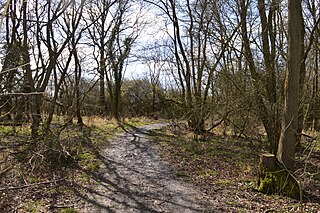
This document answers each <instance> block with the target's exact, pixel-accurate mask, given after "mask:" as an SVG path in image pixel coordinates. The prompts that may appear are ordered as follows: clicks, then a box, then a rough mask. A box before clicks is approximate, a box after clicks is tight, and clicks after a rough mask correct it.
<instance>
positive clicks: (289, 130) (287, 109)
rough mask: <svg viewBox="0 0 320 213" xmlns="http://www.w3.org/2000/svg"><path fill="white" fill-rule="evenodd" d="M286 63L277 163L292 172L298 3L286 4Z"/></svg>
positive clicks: (300, 28)
mask: <svg viewBox="0 0 320 213" xmlns="http://www.w3.org/2000/svg"><path fill="white" fill-rule="evenodd" d="M288 17H289V20H288V24H289V26H288V36H289V38H288V62H287V70H286V79H285V85H284V86H285V103H284V120H283V123H282V131H281V136H280V141H279V147H278V152H277V159H278V161H279V162H281V163H282V164H283V166H285V167H286V168H288V169H290V170H293V169H294V164H295V151H296V149H295V148H296V141H297V140H296V139H297V127H298V111H299V100H300V93H299V90H300V88H299V87H300V85H299V82H300V72H301V63H302V60H303V46H304V25H303V16H302V8H301V0H289V2H288Z"/></svg>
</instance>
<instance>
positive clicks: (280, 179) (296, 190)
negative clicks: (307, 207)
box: [257, 154, 300, 199]
mask: <svg viewBox="0 0 320 213" xmlns="http://www.w3.org/2000/svg"><path fill="white" fill-rule="evenodd" d="M272 157H274V155H270V154H268V155H262V156H261V157H260V163H259V179H258V188H257V190H258V191H259V192H262V193H265V194H269V195H270V194H279V195H284V196H289V197H292V198H295V199H299V198H300V186H299V183H298V181H297V180H296V179H295V178H294V177H293V175H292V174H291V173H290V172H289V171H288V170H286V169H284V168H282V167H281V166H280V165H279V164H277V163H275V164H274V165H272V166H270V164H269V165H266V164H265V162H270V161H269V160H267V161H266V160H265V159H266V158H272ZM274 158H275V157H274Z"/></svg>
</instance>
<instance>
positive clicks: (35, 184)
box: [0, 177, 66, 192]
mask: <svg viewBox="0 0 320 213" xmlns="http://www.w3.org/2000/svg"><path fill="white" fill-rule="evenodd" d="M65 179H66V177H64V178H61V179H57V180H51V181H44V182H39V183H32V184H26V185H22V186H12V187H6V188H1V189H0V192H2V191H7V190H15V189H24V188H28V187H32V186H38V185H46V184H50V183H56V182H60V181H63V180H65Z"/></svg>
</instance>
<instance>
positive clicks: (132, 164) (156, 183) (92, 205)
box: [83, 124, 210, 213]
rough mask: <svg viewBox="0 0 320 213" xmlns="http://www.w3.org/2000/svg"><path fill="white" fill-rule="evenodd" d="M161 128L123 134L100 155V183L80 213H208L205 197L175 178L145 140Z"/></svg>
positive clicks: (189, 185)
mask: <svg viewBox="0 0 320 213" xmlns="http://www.w3.org/2000/svg"><path fill="white" fill-rule="evenodd" d="M164 125H166V124H152V125H148V126H144V127H143V128H138V129H134V130H130V131H127V132H126V133H125V134H123V135H121V136H119V138H118V139H116V140H114V141H113V142H111V145H110V146H109V147H108V148H107V149H106V150H103V151H102V156H103V158H104V165H103V168H101V175H100V183H99V184H97V186H95V187H94V188H93V190H92V191H91V193H90V194H89V195H88V201H89V204H88V205H87V206H86V207H85V209H83V211H84V212H116V213H118V212H119V213H124V212H170V213H175V212H176V213H180V212H181V213H188V212H210V211H209V210H208V206H209V205H208V202H207V201H206V199H205V196H204V195H203V194H202V193H201V192H200V191H198V190H197V189H196V187H195V186H193V185H191V184H190V183H186V182H184V181H182V180H179V179H178V178H176V176H175V175H174V172H173V171H172V169H171V167H170V165H169V163H167V162H165V161H164V160H162V159H161V158H160V156H159V155H158V150H157V148H156V146H154V144H153V143H152V142H151V140H150V138H148V137H149V133H150V132H149V131H150V130H152V129H158V128H161V127H163V126H164Z"/></svg>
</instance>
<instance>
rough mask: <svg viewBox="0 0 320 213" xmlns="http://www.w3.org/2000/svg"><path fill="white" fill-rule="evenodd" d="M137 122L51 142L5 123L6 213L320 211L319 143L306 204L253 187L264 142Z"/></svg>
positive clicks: (75, 131) (90, 128)
mask: <svg viewBox="0 0 320 213" xmlns="http://www.w3.org/2000/svg"><path fill="white" fill-rule="evenodd" d="M131 124H132V125H134V126H137V123H131ZM131 124H130V125H128V124H125V125H120V126H118V125H114V124H113V125H109V124H102V125H87V126H85V127H79V126H71V127H68V128H67V129H65V130H64V132H63V133H61V134H59V135H58V136H57V135H55V134H52V136H50V137H51V140H52V141H55V142H54V143H53V144H52V143H49V145H48V144H43V143H40V144H32V143H29V142H28V137H27V133H26V132H23V131H22V130H20V132H19V131H18V133H17V132H11V130H9V129H2V131H0V132H1V135H0V136H1V144H0V153H1V154H0V212H115V213H117V212H120V213H121V212H159V213H160V212H178V213H179V212H297V211H301V212H320V171H319V170H320V168H319V165H320V149H318V148H317V147H315V148H313V152H312V154H311V155H310V156H309V155H308V153H309V152H308V150H309V149H310V147H309V149H308V147H307V148H306V149H304V152H303V151H301V153H299V159H301V162H300V163H299V164H298V167H299V168H306V170H304V172H302V170H299V171H300V173H299V174H297V175H301V176H299V177H300V178H301V179H302V180H303V182H304V184H305V196H304V198H303V202H302V203H300V202H299V201H298V200H294V199H291V198H286V197H282V196H275V195H273V196H267V195H264V194H261V193H259V192H257V191H256V190H254V188H255V179H256V177H257V162H258V160H259V154H260V153H261V150H263V144H262V142H259V141H255V140H249V139H241V138H232V137H225V136H219V135H214V134H208V135H206V137H204V138H193V136H192V135H191V134H190V133H189V132H188V131H187V130H186V129H185V128H184V127H183V125H182V126H177V125H169V126H167V127H166V128H162V129H161V130H159V129H160V128H161V127H164V126H166V125H167V124H151V125H146V126H143V127H138V128H137V127H134V126H132V125H131ZM138 125H139V126H141V125H143V123H139V124H138ZM156 129H157V130H156ZM17 135H19V137H17ZM115 135H117V136H115ZM194 139H197V140H194ZM48 141H50V140H49V139H48ZM48 141H47V142H48ZM106 141H108V142H106ZM52 147H54V148H52ZM44 156H49V157H44ZM306 156H308V164H302V162H303V160H304V158H305V157H306ZM57 165H59V166H57ZM305 165H306V167H305Z"/></svg>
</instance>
